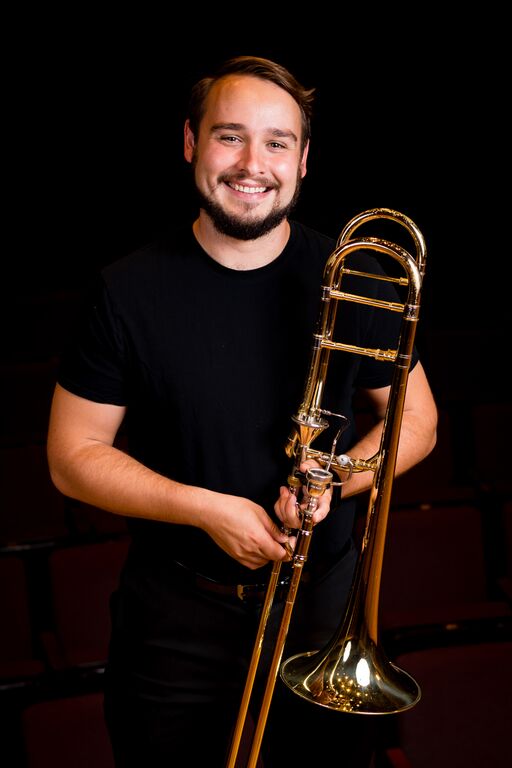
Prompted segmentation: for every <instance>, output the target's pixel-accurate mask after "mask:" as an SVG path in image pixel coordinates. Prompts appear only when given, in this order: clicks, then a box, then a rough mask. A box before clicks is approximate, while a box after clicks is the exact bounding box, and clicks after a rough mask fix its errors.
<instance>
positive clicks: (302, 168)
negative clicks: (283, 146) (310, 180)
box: [299, 141, 309, 179]
mask: <svg viewBox="0 0 512 768" xmlns="http://www.w3.org/2000/svg"><path fill="white" fill-rule="evenodd" d="M308 152H309V141H308V142H307V144H306V146H305V147H304V152H303V153H302V159H301V161H300V165H299V168H300V177H301V179H303V178H304V176H305V175H306V173H307V159H308Z"/></svg>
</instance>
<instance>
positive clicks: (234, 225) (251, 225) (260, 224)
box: [195, 171, 302, 240]
mask: <svg viewBox="0 0 512 768" xmlns="http://www.w3.org/2000/svg"><path fill="white" fill-rule="evenodd" d="M301 185H302V177H301V175H300V171H297V184H296V186H295V192H294V193H293V197H292V199H291V200H290V202H289V203H288V204H287V205H283V206H279V205H278V204H277V203H276V204H275V206H274V208H273V209H272V210H271V211H270V213H269V214H267V215H266V216H264V217H263V218H261V219H252V220H251V219H247V218H244V217H243V215H237V214H232V213H227V212H226V211H225V210H224V209H223V208H222V206H221V205H220V204H219V203H217V202H216V201H215V200H213V199H212V198H211V197H208V196H207V195H204V194H203V193H202V192H201V190H200V189H199V188H198V186H197V184H195V193H196V197H197V200H198V204H199V207H200V208H202V209H203V210H204V211H205V213H207V214H208V216H209V217H210V219H211V220H212V223H213V226H214V227H215V229H216V230H217V231H218V232H220V233H221V234H223V235H227V237H233V238H234V239H235V240H257V239H258V238H259V237H263V235H266V234H267V233H268V232H271V231H272V230H273V229H275V228H276V227H277V226H278V225H279V224H281V222H282V221H283V220H284V219H286V218H288V216H289V215H290V213H291V212H292V210H293V209H294V208H295V206H296V204H297V200H298V199H299V195H300V189H301ZM249 210H250V208H249V207H248V208H247V211H248V212H249Z"/></svg>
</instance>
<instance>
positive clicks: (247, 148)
mask: <svg viewBox="0 0 512 768" xmlns="http://www.w3.org/2000/svg"><path fill="white" fill-rule="evenodd" d="M237 168H238V170H239V171H244V172H245V173H246V174H247V175H248V176H257V175H258V174H261V173H263V172H264V171H263V169H264V162H263V155H262V151H261V148H260V147H259V146H258V145H257V144H255V142H251V141H246V142H245V143H244V144H243V146H242V147H241V149H240V153H239V156H238V162H237Z"/></svg>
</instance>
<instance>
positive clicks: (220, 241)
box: [192, 211, 290, 270]
mask: <svg viewBox="0 0 512 768" xmlns="http://www.w3.org/2000/svg"><path fill="white" fill-rule="evenodd" d="M192 229H193V231H194V235H195V237H196V240H197V242H198V243H199V245H200V246H201V248H203V250H204V251H206V253H207V254H208V256H210V257H211V258H212V259H214V261H217V262H218V263H219V264H222V266H224V267H228V268H229V269H236V270H249V269H258V268H259V267H264V266H265V265H266V264H270V262H271V261H274V259H276V258H277V257H278V256H279V254H280V253H281V252H282V250H283V248H284V247H285V245H286V243H287V242H288V238H289V236H290V225H289V223H288V221H287V220H286V219H285V220H284V221H282V222H281V223H280V224H279V225H278V226H277V227H275V229H273V230H271V231H270V232H268V233H267V234H266V235H263V237H259V238H258V239H257V240H236V239H235V238H233V237H228V236H227V235H223V234H221V233H220V232H218V231H217V229H215V227H214V226H213V223H212V221H211V219H210V218H209V217H208V216H206V215H205V214H204V213H203V211H201V213H200V214H199V218H198V219H196V221H195V222H194V224H193V225H192Z"/></svg>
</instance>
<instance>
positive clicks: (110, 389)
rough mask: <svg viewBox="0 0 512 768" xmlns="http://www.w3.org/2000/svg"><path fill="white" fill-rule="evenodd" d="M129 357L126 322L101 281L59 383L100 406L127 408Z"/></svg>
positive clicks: (64, 361)
mask: <svg viewBox="0 0 512 768" xmlns="http://www.w3.org/2000/svg"><path fill="white" fill-rule="evenodd" d="M125 371H126V354H125V344H124V339H123V333H122V322H121V320H120V318H119V317H118V315H117V314H116V312H115V310H114V307H113V304H112V302H111V300H110V297H109V294H108V290H107V287H106V286H105V284H104V283H103V281H102V280H101V279H99V280H98V283H97V284H96V286H95V287H94V288H93V290H92V291H91V295H90V297H89V299H88V300H87V302H86V306H85V311H84V315H83V318H82V321H81V323H80V324H79V326H78V328H77V332H76V335H75V337H74V339H73V340H72V343H71V344H70V345H69V348H68V349H67V350H66V351H65V353H64V354H63V355H62V358H61V361H60V366H59V371H58V376H57V381H58V383H59V384H60V385H61V386H62V387H64V389H66V390H68V391H69V392H72V393H73V394H75V395H78V396H80V397H84V398H86V399H87V400H92V401H94V402H97V403H109V404H112V405H125V404H126V383H125V379H126V377H125Z"/></svg>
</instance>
